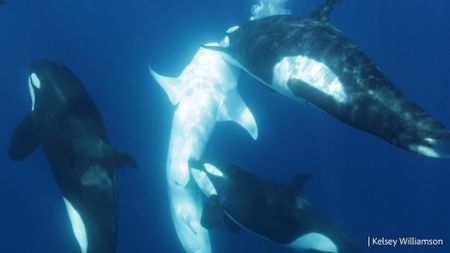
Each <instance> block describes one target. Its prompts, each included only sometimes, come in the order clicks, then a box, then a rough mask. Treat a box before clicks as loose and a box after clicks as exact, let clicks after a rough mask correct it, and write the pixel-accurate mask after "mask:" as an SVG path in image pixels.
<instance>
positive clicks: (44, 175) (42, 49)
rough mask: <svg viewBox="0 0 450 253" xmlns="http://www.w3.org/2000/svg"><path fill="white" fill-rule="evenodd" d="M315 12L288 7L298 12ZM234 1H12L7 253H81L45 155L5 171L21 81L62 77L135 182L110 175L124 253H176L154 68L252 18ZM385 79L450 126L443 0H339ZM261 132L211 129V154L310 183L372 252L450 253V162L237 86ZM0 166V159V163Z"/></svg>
mask: <svg viewBox="0 0 450 253" xmlns="http://www.w3.org/2000/svg"><path fill="white" fill-rule="evenodd" d="M320 3H322V1H321V0H292V1H291V2H289V4H288V7H289V8H291V9H292V12H293V13H294V14H298V15H301V14H306V13H308V12H309V11H310V10H311V9H312V8H314V7H315V6H317V5H318V4H320ZM252 4H253V2H252V1H250V0H247V1H242V0H234V1H230V0H216V1H201V0H190V1H182V0H177V1H175V0H164V1H159V0H133V1H111V0H108V1H107V0H96V1H92V0H77V1H61V0H40V1H36V0H11V1H9V2H8V1H7V3H6V4H4V5H1V6H0V88H1V91H0V121H1V125H0V252H8V253H10V252H37V253H39V252H68V253H69V252H79V248H78V245H77V243H76V240H75V239H74V236H73V234H72V230H71V227H70V222H69V219H68V217H67V214H66V210H65V207H64V204H63V201H62V199H61V195H60V193H59V190H58V188H57V187H56V184H55V182H54V179H53V176H52V174H51V171H50V169H49V168H48V165H47V161H46V159H45V157H44V155H43V152H42V150H40V149H39V150H37V151H36V152H34V153H33V155H32V156H31V157H29V158H28V159H26V160H25V161H23V162H11V161H9V160H8V158H7V150H8V146H9V140H10V136H11V133H12V131H13V129H14V127H15V126H16V124H17V123H18V122H19V121H20V120H21V119H22V117H23V116H24V115H25V114H26V113H27V112H28V111H29V110H30V107H31V101H30V98H29V91H28V83H27V78H28V67H29V65H30V63H31V62H32V61H33V60H35V59H37V58H49V59H53V60H55V61H58V62H61V63H63V64H65V65H67V66H68V67H69V68H71V69H72V70H73V71H74V72H75V73H76V74H77V76H78V77H79V78H80V79H81V80H82V81H83V83H84V84H85V86H86V87H87V89H88V90H89V92H90V93H91V95H92V97H93V98H94V100H95V101H96V104H97V106H98V108H99V110H100V111H101V113H102V116H103V119H104V121H105V124H106V127H107V129H108V133H109V136H110V139H111V142H112V144H113V145H115V146H117V147H120V148H121V149H124V150H127V151H128V152H129V153H130V154H132V155H133V156H134V157H135V158H136V160H137V161H138V163H139V168H138V169H122V170H120V171H119V172H118V187H119V200H120V228H119V241H118V252H127V253H129V252H130V253H133V252H182V248H181V245H180V244H179V242H178V240H177V237H176V234H175V230H174V228H173V226H172V221H171V218H170V214H169V203H168V199H167V189H166V181H165V171H164V169H165V161H166V155H167V149H168V140H169V131H170V127H171V117H172V112H173V109H174V108H173V107H172V105H171V104H170V102H169V100H168V99H167V96H166V95H165V93H164V92H163V91H162V89H161V88H160V87H159V86H158V85H157V84H156V83H155V82H154V81H153V80H152V79H151V77H150V75H149V73H148V64H150V65H151V66H152V67H153V68H155V69H156V70H157V71H158V72H160V73H162V74H165V75H176V74H178V73H179V72H180V71H181V70H182V69H183V68H184V66H185V65H186V64H187V63H188V62H189V61H190V59H191V57H192V56H193V54H194V53H195V52H196V51H197V50H198V47H199V45H201V44H203V43H205V42H210V41H217V40H219V39H221V37H222V35H223V32H224V31H225V30H226V29H227V28H228V27H230V26H233V25H235V24H237V23H239V22H242V21H245V20H247V19H248V17H249V16H250V9H251V5H252ZM332 20H333V23H334V24H335V25H336V26H337V27H338V28H340V29H341V30H343V31H344V32H345V34H346V35H347V36H348V37H350V38H351V39H352V40H353V41H354V42H355V43H356V44H357V45H359V46H360V47H361V48H362V49H363V50H364V51H365V52H366V53H367V54H368V55H369V56H370V57H371V58H372V59H373V60H374V62H376V63H377V65H379V66H380V68H381V69H382V70H383V72H384V73H385V74H386V75H387V76H388V77H390V79H391V80H392V81H393V82H394V83H395V84H396V85H397V86H398V87H400V88H401V90H403V91H404V92H405V93H406V94H407V95H408V96H409V97H411V98H412V99H413V100H414V101H416V102H417V103H418V104H419V105H420V106H422V107H423V108H424V109H426V110H427V111H428V112H430V113H431V114H432V115H433V116H435V117H436V118H438V119H439V120H440V121H441V122H442V123H444V124H445V125H446V126H450V85H449V84H450V75H449V70H450V69H449V66H450V57H449V52H450V2H449V1H447V0H433V1H429V0H410V1H392V0H377V1H361V0H345V1H343V2H342V3H341V4H340V5H339V6H338V7H337V9H336V10H335V12H334V13H333V15H332ZM239 90H240V92H241V93H242V96H243V98H244V100H245V101H246V103H247V104H248V105H249V107H250V108H251V110H252V111H253V113H254V115H255V117H256V120H257V122H258V125H259V130H260V135H259V140H258V141H257V142H254V141H252V140H251V139H250V137H249V136H248V135H247V134H246V133H245V132H244V131H243V130H242V129H241V128H239V127H236V126H235V125H233V124H232V123H223V124H220V125H219V126H218V127H217V128H216V130H215V131H214V134H213V136H212V138H211V140H210V143H209V146H208V149H207V152H206V153H207V155H209V156H214V157H218V158H222V159H226V160H229V161H231V162H233V163H237V164H240V165H241V166H242V167H245V168H247V169H249V170H251V171H252V172H254V173H257V174H258V175H261V176H264V177H267V178H270V179H272V180H275V181H278V182H283V181H287V180H288V179H290V178H291V177H293V176H295V175H296V174H298V173H301V172H311V173H312V174H313V179H312V180H311V181H310V182H309V183H308V184H307V186H306V190H305V194H306V196H307V197H308V198H309V200H310V202H311V203H312V204H313V205H315V206H316V208H317V209H319V210H321V212H322V213H323V214H325V215H326V216H327V217H328V218H329V219H330V220H331V221H333V223H335V224H336V226H338V227H339V228H340V229H341V230H342V231H343V232H345V233H346V234H347V235H349V237H351V238H352V239H353V241H355V242H356V243H357V244H358V245H359V246H360V247H361V248H362V249H363V250H365V251H366V252H396V253H400V252H405V253H406V252H407V253H415V252H417V253H419V252H420V253H423V252H450V201H449V197H448V193H449V192H450V184H449V180H450V161H448V160H436V159H430V158H426V157H422V156H418V155H415V154H412V153H409V152H406V151H403V150H401V149H399V148H396V147H394V146H392V145H390V144H388V143H386V142H384V141H383V140H381V139H379V138H376V137H374V136H371V135H369V134H366V133H363V132H361V131H359V130H356V129H353V128H350V127H348V126H347V125H344V124H343V123H341V122H339V121H337V120H336V119H334V118H332V117H330V116H328V115H327V114H326V113H323V112H321V111H319V110H318V109H316V108H314V107H312V106H309V105H307V104H299V103H296V102H293V101H291V100H288V99H287V98H285V97H282V96H280V95H278V94H276V93H274V92H271V91H269V90H268V89H266V88H263V87H262V86H261V85H260V84H258V83H257V82H256V81H254V80H253V79H252V78H250V77H248V76H246V75H243V77H242V79H241V82H240V87H239ZM1 154H3V155H1ZM367 236H385V237H409V236H415V237H419V238H442V239H444V241H445V243H446V244H445V245H444V246H441V247H403V248H395V249H393V248H373V247H372V248H367V246H366V241H367ZM211 237H212V247H213V249H214V252H236V253H237V252H261V253H263V252H288V251H289V250H288V249H287V248H284V247H281V246H279V245H276V244H273V243H271V242H268V241H266V240H263V239H261V238H258V237H256V236H254V235H253V234H250V233H248V232H245V231H243V232H241V233H240V234H239V235H235V234H232V233H231V232H229V231H228V230H227V229H226V228H225V227H221V228H219V229H217V230H214V231H213V232H212V233H211Z"/></svg>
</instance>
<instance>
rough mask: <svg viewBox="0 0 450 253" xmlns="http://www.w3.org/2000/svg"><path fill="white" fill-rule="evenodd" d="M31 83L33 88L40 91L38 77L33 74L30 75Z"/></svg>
mask: <svg viewBox="0 0 450 253" xmlns="http://www.w3.org/2000/svg"><path fill="white" fill-rule="evenodd" d="M30 79H31V83H32V84H33V85H34V87H36V88H38V89H40V88H41V80H39V78H38V76H37V75H36V74H35V73H32V74H31V75H30Z"/></svg>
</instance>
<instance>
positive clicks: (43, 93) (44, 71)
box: [28, 60, 80, 111]
mask: <svg viewBox="0 0 450 253" xmlns="http://www.w3.org/2000/svg"><path fill="white" fill-rule="evenodd" d="M79 83H80V82H79V80H78V79H77V78H76V76H75V75H74V74H73V73H72V72H71V71H70V70H69V69H68V68H67V67H65V66H63V65H61V64H58V63H56V62H52V61H49V60H38V61H35V62H34V63H33V64H32V65H31V67H30V75H29V77H28V87H29V89H30V96H31V100H32V107H31V110H32V111H35V110H36V111H42V110H50V111H53V110H55V109H58V108H60V107H61V106H63V105H64V104H65V103H67V101H68V99H69V98H70V97H74V96H76V94H77V93H78V92H77V91H78V90H79V88H80V85H79Z"/></svg>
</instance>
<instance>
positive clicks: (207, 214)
mask: <svg viewBox="0 0 450 253" xmlns="http://www.w3.org/2000/svg"><path fill="white" fill-rule="evenodd" d="M224 215H225V214H224V211H223V208H222V205H221V204H220V201H219V197H218V196H217V195H211V196H210V197H209V198H208V199H207V200H206V202H205V204H204V206H203V211H202V217H201V219H200V224H202V226H203V227H204V228H206V229H208V230H209V229H213V228H215V227H217V226H219V225H220V223H222V222H223V219H224Z"/></svg>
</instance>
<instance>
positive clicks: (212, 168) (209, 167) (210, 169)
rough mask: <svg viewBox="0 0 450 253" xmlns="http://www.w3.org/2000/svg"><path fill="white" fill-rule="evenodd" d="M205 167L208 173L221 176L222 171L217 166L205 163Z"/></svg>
mask: <svg viewBox="0 0 450 253" xmlns="http://www.w3.org/2000/svg"><path fill="white" fill-rule="evenodd" d="M205 169H206V171H208V173H210V174H212V175H214V176H218V177H223V173H222V171H220V170H219V169H218V168H217V167H215V166H214V165H212V164H209V163H205Z"/></svg>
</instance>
